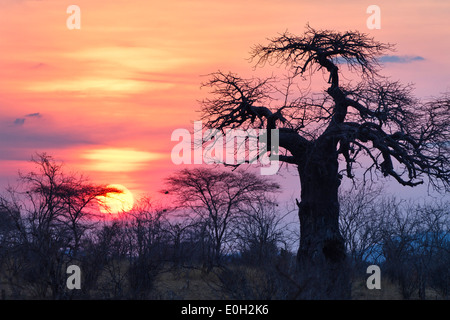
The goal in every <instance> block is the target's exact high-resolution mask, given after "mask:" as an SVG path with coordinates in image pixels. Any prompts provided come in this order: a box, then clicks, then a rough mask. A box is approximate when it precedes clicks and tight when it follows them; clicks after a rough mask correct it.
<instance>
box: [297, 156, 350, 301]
mask: <svg viewBox="0 0 450 320" xmlns="http://www.w3.org/2000/svg"><path fill="white" fill-rule="evenodd" d="M314 149H315V150H312V152H308V154H309V155H310V156H309V157H308V159H307V160H305V161H303V163H302V165H299V167H298V171H299V174H300V180H301V202H300V203H298V207H299V219H300V248H299V250H298V255H297V259H298V267H299V269H298V271H299V280H300V288H301V292H300V295H299V298H302V299H349V298H350V279H349V278H348V272H347V258H346V252H345V243H344V239H343V237H342V236H341V234H340V232H339V202H338V189H339V185H340V176H339V174H338V159H337V154H336V152H335V151H334V152H333V150H330V149H328V151H329V152H327V151H326V150H327V149H325V148H320V149H319V150H317V148H314ZM334 150H335V149H334Z"/></svg>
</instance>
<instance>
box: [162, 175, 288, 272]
mask: <svg viewBox="0 0 450 320" xmlns="http://www.w3.org/2000/svg"><path fill="white" fill-rule="evenodd" d="M278 188H279V186H278V184H276V183H274V182H268V181H266V180H265V179H262V178H260V177H258V176H257V175H255V174H253V173H250V172H245V171H235V172H228V171H217V170H211V169H209V168H194V169H192V170H188V169H183V170H180V171H179V172H177V173H176V174H175V175H173V176H170V177H168V178H167V191H168V193H169V194H174V195H176V196H177V198H178V201H179V205H180V206H181V207H185V208H188V209H190V210H191V211H192V212H193V213H194V215H195V216H197V217H198V218H200V221H201V223H202V224H203V225H204V227H205V230H206V231H207V233H208V234H209V236H210V238H211V242H212V248H211V249H212V253H211V257H210V260H211V261H209V262H210V266H212V265H218V264H220V262H221V261H220V259H221V255H222V250H223V244H224V242H225V241H226V240H227V238H228V237H229V236H230V234H231V231H230V226H231V225H232V223H233V222H234V221H235V220H236V218H237V217H238V215H239V214H241V213H242V209H243V207H244V206H245V205H249V204H252V203H254V202H256V201H257V200H259V199H258V198H259V197H260V196H261V195H266V196H267V195H268V194H269V193H273V192H276V191H277V190H278ZM167 191H166V192H167Z"/></svg>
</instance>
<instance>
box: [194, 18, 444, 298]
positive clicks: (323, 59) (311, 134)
mask: <svg viewBox="0 0 450 320" xmlns="http://www.w3.org/2000/svg"><path fill="white" fill-rule="evenodd" d="M392 48H393V46H392V45H389V44H383V43H380V42H377V41H375V40H374V39H372V38H370V37H368V36H367V35H366V34H362V33H360V32H357V31H348V32H336V31H330V30H316V29H313V28H311V27H310V26H308V27H307V29H306V32H305V34H304V35H303V36H296V35H293V34H290V33H288V32H286V33H283V34H281V35H279V36H277V37H275V38H273V39H270V40H269V43H268V44H267V45H257V46H255V47H254V48H253V49H252V54H251V58H252V59H253V61H256V66H264V65H265V64H272V65H283V66H286V67H287V68H288V69H289V70H290V74H289V76H288V77H287V81H286V82H285V83H286V84H285V86H284V88H282V87H280V86H279V85H278V83H279V82H277V81H275V79H273V78H269V79H257V78H254V79H243V78H241V77H239V76H237V75H235V74H232V73H228V74H226V73H223V72H220V71H219V72H217V73H214V74H212V75H211V79H210V80H209V81H208V82H207V83H205V86H207V87H210V88H212V97H211V98H208V99H205V100H204V101H203V108H202V112H203V119H204V120H206V125H207V127H208V128H215V129H219V130H222V131H225V130H226V129H227V128H237V127H240V128H265V129H267V130H268V135H269V137H268V141H269V143H268V144H267V145H268V148H267V150H266V151H272V150H271V145H272V143H271V134H270V133H271V131H270V129H278V130H279V146H280V147H281V151H282V154H280V157H279V159H280V160H281V161H284V162H286V163H288V164H293V165H295V166H296V167H297V169H298V173H299V177H300V184H301V194H300V197H301V201H300V202H298V207H299V219H300V229H301V232H300V235H301V241H300V248H299V250H298V265H299V269H300V273H299V274H301V275H303V277H306V278H304V279H302V281H303V283H302V284H301V287H302V288H303V294H302V297H304V298H349V297H350V284H349V279H348V276H347V272H346V252H345V243H344V239H343V237H342V235H341V234H340V232H339V222H338V220H339V201H338V189H339V186H340V184H341V180H342V178H343V176H344V175H346V176H347V177H348V178H353V177H354V169H355V168H354V167H355V164H359V162H358V159H360V158H361V157H362V156H364V157H365V158H367V160H368V161H369V164H368V165H367V166H366V169H367V170H366V172H365V173H373V172H375V173H376V172H380V173H381V174H382V175H383V176H390V177H393V178H394V179H395V180H397V181H398V182H399V183H400V184H401V185H404V186H416V185H418V184H421V183H423V181H424V179H425V178H426V179H428V180H429V182H430V183H431V185H432V186H434V187H436V188H443V189H445V190H448V189H449V181H450V180H449V176H450V175H449V161H450V157H449V143H448V141H449V121H448V114H449V108H450V102H449V101H450V97H449V95H448V94H447V95H444V96H443V97H442V98H437V99H434V100H432V101H429V102H426V103H422V102H421V101H419V99H416V98H414V97H413V96H412V94H411V91H412V88H411V87H410V86H404V85H402V84H400V83H399V82H393V81H390V80H389V79H387V78H383V77H381V76H380V75H379V70H380V65H379V64H378V60H377V58H379V57H380V56H381V55H383V54H384V53H385V52H386V51H387V50H391V49H392ZM341 65H342V66H343V65H347V66H348V69H349V71H350V72H352V73H354V74H356V75H358V76H360V79H361V81H360V82H358V83H357V84H356V85H354V84H352V82H351V81H345V80H346V78H345V77H344V76H342V75H343V70H342V69H343V68H341ZM317 71H322V72H323V73H324V74H326V75H327V76H328V77H327V78H328V83H327V85H328V88H326V90H324V92H323V94H316V95H312V94H305V93H303V92H301V91H299V90H298V91H296V90H295V89H296V88H298V84H297V83H296V81H297V79H299V78H306V77H307V76H310V75H313V74H314V73H316V72H317ZM280 97H281V98H280ZM340 162H341V163H342V164H343V167H344V170H342V171H341V170H340V168H339V163H340ZM364 176H365V175H364Z"/></svg>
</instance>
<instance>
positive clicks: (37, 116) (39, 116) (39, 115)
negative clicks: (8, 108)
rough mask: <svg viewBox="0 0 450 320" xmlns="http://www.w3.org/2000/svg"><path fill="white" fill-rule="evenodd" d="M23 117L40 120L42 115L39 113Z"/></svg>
mask: <svg viewBox="0 0 450 320" xmlns="http://www.w3.org/2000/svg"><path fill="white" fill-rule="evenodd" d="M25 117H35V118H41V117H42V115H41V114H40V113H39V112H36V113H29V114H27V115H26V116H25Z"/></svg>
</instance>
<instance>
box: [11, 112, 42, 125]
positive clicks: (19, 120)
mask: <svg viewBox="0 0 450 320" xmlns="http://www.w3.org/2000/svg"><path fill="white" fill-rule="evenodd" d="M24 117H25V118H42V115H41V114H40V113H39V112H35V113H29V114H26V115H25V116H24ZM25 118H17V119H16V120H14V122H13V123H14V125H15V126H23V125H24V124H25V120H26V119H25Z"/></svg>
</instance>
